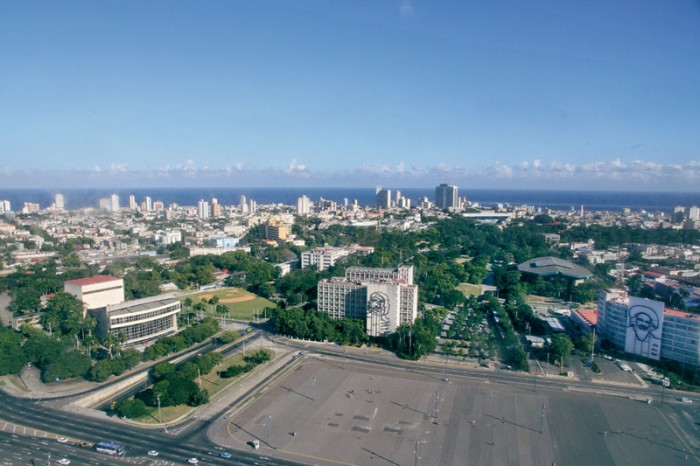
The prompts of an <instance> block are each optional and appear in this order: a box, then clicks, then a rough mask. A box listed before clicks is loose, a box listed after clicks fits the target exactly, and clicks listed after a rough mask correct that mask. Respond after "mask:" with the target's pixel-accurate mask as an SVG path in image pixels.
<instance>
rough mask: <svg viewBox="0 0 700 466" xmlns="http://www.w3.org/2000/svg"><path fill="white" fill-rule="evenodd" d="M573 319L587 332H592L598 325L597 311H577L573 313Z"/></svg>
mask: <svg viewBox="0 0 700 466" xmlns="http://www.w3.org/2000/svg"><path fill="white" fill-rule="evenodd" d="M571 318H572V319H573V320H574V322H576V323H577V324H578V326H579V327H580V328H581V329H582V330H583V331H585V332H592V331H593V328H594V327H595V326H596V324H597V323H598V310H597V309H576V310H573V311H571Z"/></svg>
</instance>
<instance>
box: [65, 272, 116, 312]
mask: <svg viewBox="0 0 700 466" xmlns="http://www.w3.org/2000/svg"><path fill="white" fill-rule="evenodd" d="M63 291H65V292H66V293H70V294H72V295H73V296H75V297H76V298H78V299H79V300H81V301H82V302H83V303H84V304H85V311H90V310H93V309H99V308H102V307H105V306H108V305H110V304H119V303H123V302H124V280H122V279H121V278H117V277H111V276H109V275H95V276H94V277H88V278H78V279H76V280H69V281H67V282H65V283H64V284H63Z"/></svg>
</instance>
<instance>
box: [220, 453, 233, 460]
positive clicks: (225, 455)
mask: <svg viewBox="0 0 700 466" xmlns="http://www.w3.org/2000/svg"><path fill="white" fill-rule="evenodd" d="M219 456H220V457H221V458H225V459H229V458H231V453H229V452H227V451H222V452H221V453H219Z"/></svg>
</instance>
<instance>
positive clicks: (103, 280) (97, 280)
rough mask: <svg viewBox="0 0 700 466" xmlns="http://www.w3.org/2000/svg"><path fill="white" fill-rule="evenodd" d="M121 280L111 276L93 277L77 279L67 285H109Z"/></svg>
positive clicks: (69, 281)
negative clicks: (108, 283)
mask: <svg viewBox="0 0 700 466" xmlns="http://www.w3.org/2000/svg"><path fill="white" fill-rule="evenodd" d="M118 280H121V278H117V277H112V276H110V275H95V276H93V277H87V278H76V279H75V280H68V281H67V282H66V283H70V284H71V285H78V286H86V285H97V284H98V283H107V282H113V281H118Z"/></svg>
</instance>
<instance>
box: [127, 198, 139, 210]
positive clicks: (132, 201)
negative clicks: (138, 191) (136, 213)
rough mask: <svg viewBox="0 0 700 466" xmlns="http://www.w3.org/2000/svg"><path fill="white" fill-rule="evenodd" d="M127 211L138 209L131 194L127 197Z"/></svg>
mask: <svg viewBox="0 0 700 466" xmlns="http://www.w3.org/2000/svg"><path fill="white" fill-rule="evenodd" d="M129 209H130V210H136V209H138V204H136V196H134V195H133V194H131V195H130V196H129Z"/></svg>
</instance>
